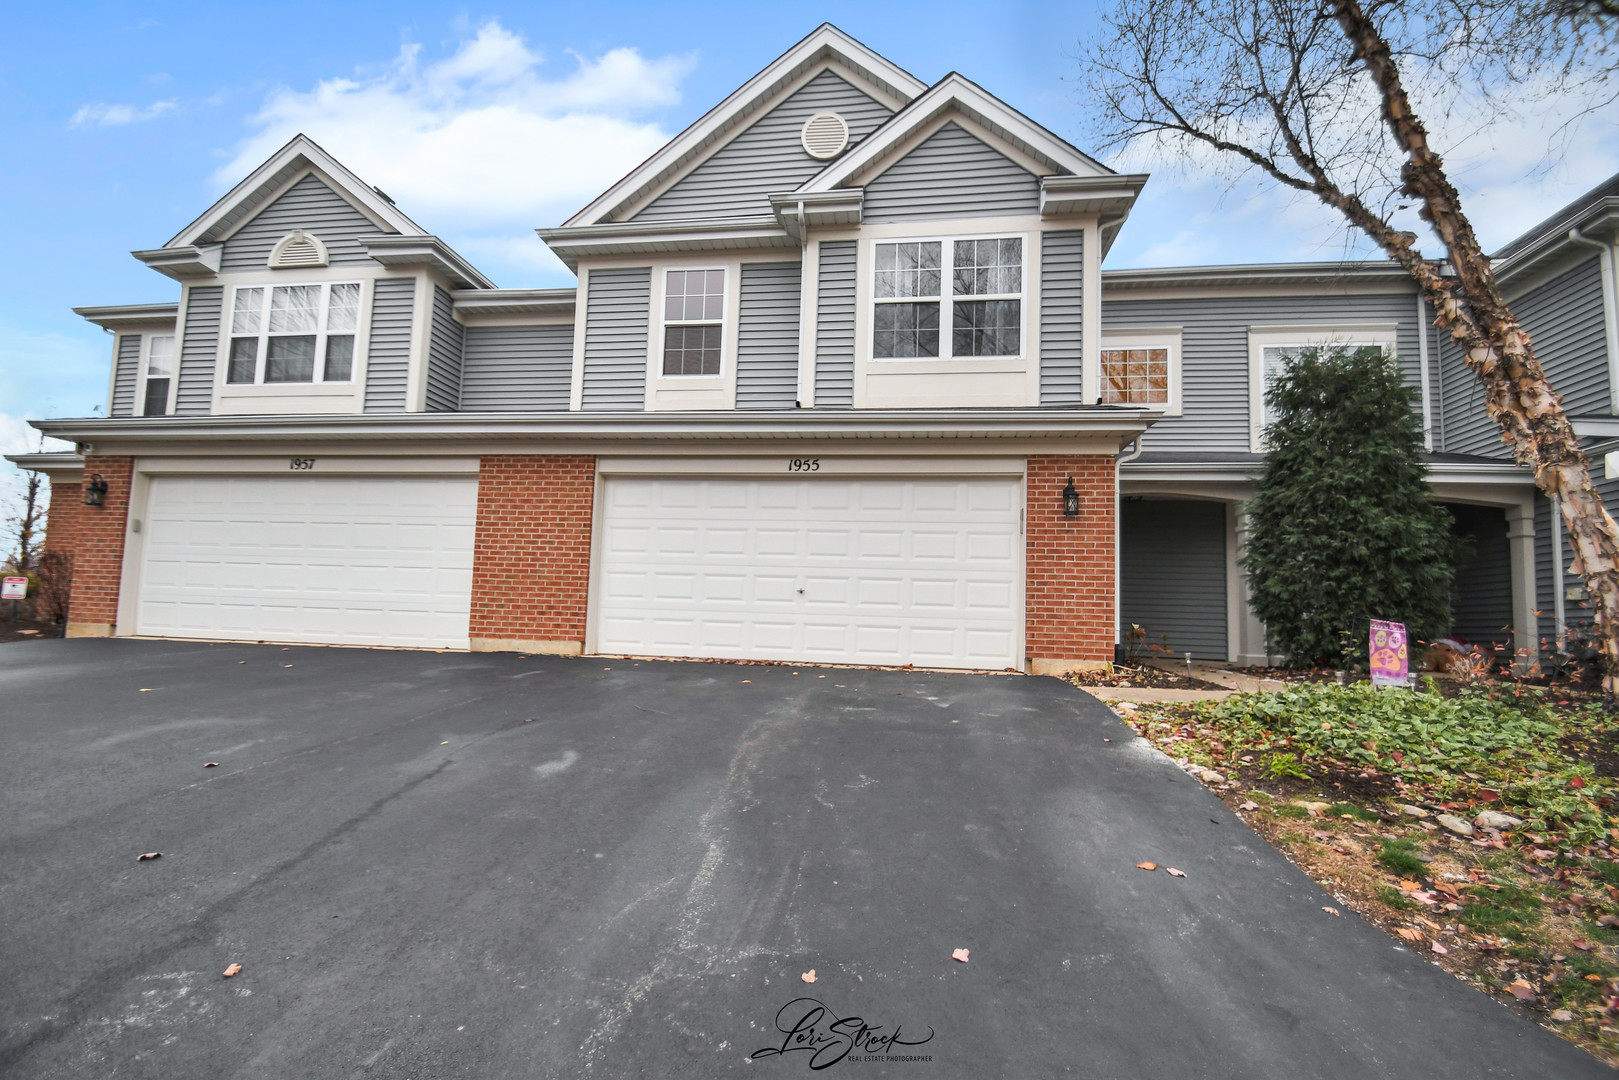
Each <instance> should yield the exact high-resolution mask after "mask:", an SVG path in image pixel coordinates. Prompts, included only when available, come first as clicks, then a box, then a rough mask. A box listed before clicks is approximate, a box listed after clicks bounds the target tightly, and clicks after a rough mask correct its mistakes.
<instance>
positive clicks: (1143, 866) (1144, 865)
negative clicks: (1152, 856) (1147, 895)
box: [1136, 862, 1158, 870]
mask: <svg viewBox="0 0 1619 1080" xmlns="http://www.w3.org/2000/svg"><path fill="white" fill-rule="evenodd" d="M1136 869H1137V870H1156V869H1158V864H1157V863H1155V862H1138V863H1136Z"/></svg>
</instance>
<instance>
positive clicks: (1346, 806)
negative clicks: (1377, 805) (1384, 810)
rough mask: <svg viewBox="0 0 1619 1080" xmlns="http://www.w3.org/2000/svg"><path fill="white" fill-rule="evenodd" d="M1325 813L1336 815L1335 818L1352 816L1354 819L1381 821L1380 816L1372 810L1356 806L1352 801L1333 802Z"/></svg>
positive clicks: (1330, 815) (1331, 815)
mask: <svg viewBox="0 0 1619 1080" xmlns="http://www.w3.org/2000/svg"><path fill="white" fill-rule="evenodd" d="M1327 815H1328V816H1329V817H1336V818H1341V817H1352V818H1354V819H1355V820H1356V821H1381V820H1382V818H1380V817H1378V816H1377V815H1376V814H1374V813H1373V812H1372V811H1370V810H1368V809H1366V808H1365V807H1363V806H1356V805H1355V804H1354V803H1346V802H1339V803H1333V804H1332V805H1331V806H1329V807H1327Z"/></svg>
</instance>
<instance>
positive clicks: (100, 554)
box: [47, 457, 135, 637]
mask: <svg viewBox="0 0 1619 1080" xmlns="http://www.w3.org/2000/svg"><path fill="white" fill-rule="evenodd" d="M98 473H99V474H100V475H101V478H102V479H103V480H105V481H107V494H106V495H105V496H104V497H103V498H102V500H101V505H100V506H85V505H84V503H83V499H84V495H83V491H82V489H81V488H79V487H78V486H76V485H68V486H64V488H63V490H62V491H61V493H60V494H62V495H64V496H66V497H67V498H68V499H69V500H70V501H71V500H73V499H78V500H79V503H78V505H77V506H76V507H75V508H74V510H73V511H72V513H71V514H70V515H68V519H69V520H70V521H71V522H72V524H71V525H70V526H69V530H68V531H69V533H70V536H71V540H70V543H71V544H72V545H73V594H72V598H71V599H70V600H69V601H68V620H67V636H68V637H111V636H112V634H113V631H114V630H115V629H116V623H117V621H118V589H119V585H120V583H121V582H122V581H123V576H124V526H125V525H126V524H127V522H128V521H129V484H130V479H131V478H132V477H133V476H134V473H135V459H134V458H132V457H87V458H85V459H84V479H85V482H86V483H88V482H89V480H90V479H91V477H93V476H95V475H96V474H98ZM57 494H58V492H57V489H56V487H55V486H54V485H52V488H51V502H52V507H53V509H54V508H55V503H56V496H57ZM53 520H54V515H53ZM47 535H49V530H47ZM50 547H51V549H52V550H61V549H60V548H58V547H57V546H56V544H55V542H52V543H51V544H50Z"/></svg>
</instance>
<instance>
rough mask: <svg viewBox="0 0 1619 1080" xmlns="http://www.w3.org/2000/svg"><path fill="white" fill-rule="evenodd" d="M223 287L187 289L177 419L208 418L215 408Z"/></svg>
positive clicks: (210, 286) (177, 392)
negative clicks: (215, 374)
mask: <svg viewBox="0 0 1619 1080" xmlns="http://www.w3.org/2000/svg"><path fill="white" fill-rule="evenodd" d="M224 296H225V289H224V286H221V285H193V286H191V287H189V288H188V289H186V299H185V310H186V317H185V339H184V340H183V341H182V342H181V344H180V376H179V379H180V385H179V389H178V390H177V391H175V400H174V413H175V415H176V416H206V415H208V413H210V412H212V411H213V407H214V363H215V361H216V358H217V357H218V356H219V310H220V305H221V304H222V303H223V302H224Z"/></svg>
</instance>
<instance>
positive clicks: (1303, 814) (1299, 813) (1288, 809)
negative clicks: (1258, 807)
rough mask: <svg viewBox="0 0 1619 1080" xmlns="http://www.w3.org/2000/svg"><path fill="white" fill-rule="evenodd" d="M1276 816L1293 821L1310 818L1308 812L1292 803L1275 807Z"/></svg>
mask: <svg viewBox="0 0 1619 1080" xmlns="http://www.w3.org/2000/svg"><path fill="white" fill-rule="evenodd" d="M1276 816H1277V817H1285V818H1294V819H1303V818H1307V817H1309V816H1310V811H1308V810H1306V809H1305V808H1304V807H1302V806H1297V805H1295V804H1293V803H1282V804H1281V805H1279V806H1277V807H1276Z"/></svg>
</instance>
